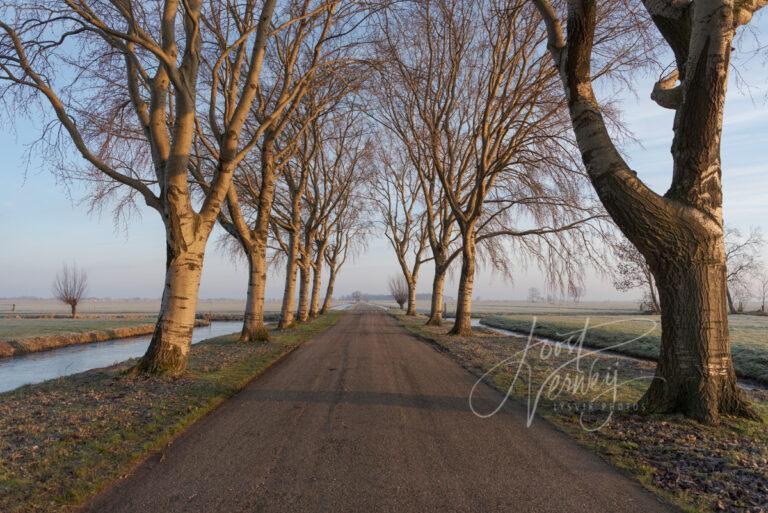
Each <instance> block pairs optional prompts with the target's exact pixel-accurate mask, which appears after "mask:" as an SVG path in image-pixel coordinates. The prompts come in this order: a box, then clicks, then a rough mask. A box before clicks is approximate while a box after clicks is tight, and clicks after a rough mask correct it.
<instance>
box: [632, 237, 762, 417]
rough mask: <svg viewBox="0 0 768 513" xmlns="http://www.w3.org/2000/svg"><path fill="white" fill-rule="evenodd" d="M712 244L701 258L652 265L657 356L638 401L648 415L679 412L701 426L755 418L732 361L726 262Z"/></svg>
mask: <svg viewBox="0 0 768 513" xmlns="http://www.w3.org/2000/svg"><path fill="white" fill-rule="evenodd" d="M718 242H719V241H717V240H715V241H714V243H713V244H712V245H711V246H710V248H711V249H708V251H706V252H704V251H701V248H698V250H699V252H700V253H699V256H697V257H691V258H686V259H678V260H677V261H675V262H669V261H667V262H663V263H661V264H657V265H655V266H654V267H655V269H654V273H655V274H656V277H657V280H656V283H658V284H659V295H660V297H661V307H662V315H661V333H662V335H661V336H662V342H661V354H660V355H659V363H658V366H657V368H656V377H655V378H654V380H653V382H652V383H651V386H650V388H649V389H648V391H647V392H646V394H645V395H644V396H643V398H642V400H641V403H640V404H641V406H642V407H643V408H644V409H645V410H647V411H650V412H661V413H667V412H682V413H684V414H686V415H688V416H690V417H693V418H696V419H699V420H702V421H704V422H715V421H716V420H717V417H718V415H720V414H723V415H742V416H748V417H749V416H754V413H753V411H752V409H751V408H750V407H749V405H748V403H747V401H746V400H745V397H744V396H743V393H742V391H741V389H740V388H739V387H738V385H737V384H736V374H735V372H734V369H733V362H732V360H731V347H730V343H729V339H728V313H727V312H726V304H725V295H726V291H725V289H726V285H725V256H724V253H723V251H722V245H721V244H719V243H718Z"/></svg>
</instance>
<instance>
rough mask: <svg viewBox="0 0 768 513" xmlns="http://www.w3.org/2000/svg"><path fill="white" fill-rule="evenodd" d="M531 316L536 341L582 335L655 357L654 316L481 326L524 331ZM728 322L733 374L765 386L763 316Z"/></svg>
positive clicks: (519, 318)
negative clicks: (734, 371) (534, 324)
mask: <svg viewBox="0 0 768 513" xmlns="http://www.w3.org/2000/svg"><path fill="white" fill-rule="evenodd" d="M534 317H535V318H536V328H535V333H536V334H537V335H539V336H543V337H549V338H554V339H558V340H562V339H569V338H570V339H571V340H576V339H577V338H578V337H579V336H580V334H581V333H582V332H583V333H584V342H585V344H589V345H591V346H595V347H600V348H611V347H613V348H614V350H615V351H617V352H620V353H624V354H628V355H632V356H638V357H641V358H649V359H656V358H657V357H658V354H659V344H660V338H661V320H660V318H659V316H658V315H615V314H613V315H587V314H581V315H573V314H572V313H570V312H567V313H562V314H551V313H546V312H544V313H541V314H530V313H527V314H504V315H490V316H488V317H486V318H485V319H484V320H483V323H484V324H487V325H489V326H493V327H496V328H503V329H508V330H513V331H524V332H529V331H530V330H531V326H532V323H533V319H534ZM728 321H729V326H730V333H731V345H732V352H733V360H734V364H735V366H736V372H737V373H738V374H739V376H741V377H744V378H750V379H755V380H758V381H761V382H763V383H768V317H766V316H756V315H732V316H730V317H729V319H728ZM585 328H586V329H585ZM571 337H573V338H571ZM632 340H634V341H633V342H631V343H627V342H629V341H632Z"/></svg>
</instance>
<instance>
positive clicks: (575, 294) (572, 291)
mask: <svg viewBox="0 0 768 513" xmlns="http://www.w3.org/2000/svg"><path fill="white" fill-rule="evenodd" d="M584 292H586V290H585V289H584V287H580V286H579V285H577V284H575V283H570V284H568V297H570V298H571V300H573V302H574V303H579V302H580V301H581V298H582V297H583V296H584Z"/></svg>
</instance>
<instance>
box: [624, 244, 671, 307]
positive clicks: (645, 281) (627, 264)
mask: <svg viewBox="0 0 768 513" xmlns="http://www.w3.org/2000/svg"><path fill="white" fill-rule="evenodd" d="M612 248H613V253H614V256H615V257H616V260H617V263H616V267H615V269H614V280H613V286H614V287H616V290H618V291H621V292H626V291H628V290H632V289H636V288H641V289H644V290H645V293H644V298H643V304H644V305H648V307H649V308H650V310H651V312H652V313H659V312H661V307H660V306H659V300H658V294H657V292H656V282H654V280H653V273H652V272H651V268H650V267H649V266H648V263H647V262H646V261H645V257H643V255H642V253H640V252H639V251H638V250H637V248H636V247H635V246H633V245H632V243H631V242H629V241H628V240H624V241H620V242H616V243H614V244H612Z"/></svg>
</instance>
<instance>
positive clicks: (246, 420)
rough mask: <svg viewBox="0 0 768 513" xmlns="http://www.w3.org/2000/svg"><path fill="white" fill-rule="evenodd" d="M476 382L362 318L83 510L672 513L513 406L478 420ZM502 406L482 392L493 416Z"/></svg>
mask: <svg viewBox="0 0 768 513" xmlns="http://www.w3.org/2000/svg"><path fill="white" fill-rule="evenodd" d="M475 381H476V378H475V377H474V376H472V375H471V374H469V373H468V372H467V371H466V370H464V369H462V368H461V367H460V366H459V365H458V364H457V363H455V362H454V361H452V360H451V359H450V358H449V357H448V356H446V355H444V354H441V353H440V352H438V351H436V350H434V349H433V348H431V347H430V346H429V345H427V344H426V343H424V342H421V341H419V340H417V339H416V338H414V337H412V336H410V335H409V334H407V333H406V332H405V331H404V330H403V329H402V328H401V327H399V326H398V325H397V323H396V321H395V320H394V319H392V318H391V317H389V316H388V315H386V314H384V313H382V312H380V311H376V310H373V309H370V308H366V307H365V306H360V307H358V308H357V309H354V310H350V311H348V312H347V313H345V314H344V315H343V317H342V318H341V319H340V320H339V322H338V323H337V324H336V325H335V326H334V327H333V328H331V329H330V330H328V331H327V332H325V333H324V334H322V335H321V336H318V337H317V338H315V339H313V340H312V341H310V342H308V343H306V344H304V345H303V346H302V347H300V348H299V349H298V350H296V351H295V352H294V353H293V354H292V355H290V356H289V357H288V358H286V359H285V360H284V361H283V362H281V363H280V364H278V365H277V366H276V367H274V368H272V369H271V370H270V371H268V372H267V373H266V374H264V375H263V376H261V377H260V378H258V379H256V380H255V381H253V382H252V383H251V384H250V385H248V386H247V387H246V388H245V389H244V390H243V391H242V392H240V393H239V394H237V395H236V396H234V397H233V398H232V399H230V400H229V401H227V402H226V403H224V404H223V405H222V406H221V407H220V408H218V409H217V410H215V411H214V412H213V413H212V414H211V415H209V416H207V417H206V418H204V419H203V420H201V421H200V422H198V423H197V424H195V425H194V426H192V428H190V429H189V430H188V431H187V432H186V433H185V434H184V435H182V436H181V437H180V438H179V439H177V440H176V441H175V442H174V443H173V444H172V445H170V446H169V447H167V448H166V449H165V450H164V452H163V454H162V455H158V456H156V457H153V458H151V459H150V460H149V461H147V462H145V463H144V464H142V465H141V466H139V467H138V468H137V469H136V470H135V472H133V473H132V474H131V475H129V476H128V477H127V478H125V479H123V480H121V481H118V482H117V483H116V484H114V485H113V486H112V487H111V488H110V489H108V490H106V491H105V492H104V493H102V494H101V495H100V496H98V497H97V498H96V499H94V500H93V501H92V502H91V503H90V504H89V505H88V506H87V507H86V509H85V510H86V511H90V512H98V513H109V512H126V513H139V512H157V513H170V512H194V513H207V512H221V513H237V512H261V511H264V512H291V513H298V512H329V513H346V512H365V513H371V512H379V511H382V512H383V511H388V512H398V513H404V512H432V511H434V512H452V511H456V512H459V511H460V512H481V513H484V512H505V513H511V512H532V513H533V512H535V513H544V512H558V513H564V512H574V513H576V512H578V513H587V512H595V513H597V512H599V513H622V512H638V513H640V512H642V513H652V512H662V511H665V512H670V511H677V510H675V509H673V508H671V507H669V506H665V505H663V504H661V503H660V502H659V501H658V500H657V499H656V498H655V497H654V496H653V495H651V494H650V493H648V492H646V491H644V490H643V489H642V488H641V487H640V486H639V485H638V484H636V483H635V482H633V481H631V480H630V479H628V478H626V477H624V476H623V475H622V474H621V473H619V472H618V471H616V470H614V469H612V468H611V467H609V466H608V465H607V464H606V463H604V462H603V461H602V460H600V459H599V458H598V457H597V456H595V455H593V454H592V453H590V452H589V451H587V450H585V449H582V448H580V447H579V446H577V445H576V443H575V442H574V441H572V440H571V439H569V438H568V437H566V436H565V435H563V434H561V433H559V432H557V431H556V430H555V429H553V428H551V427H549V425H548V424H547V423H546V422H544V421H543V420H541V419H539V420H537V421H536V422H535V423H534V424H533V426H532V427H531V428H526V426H525V415H524V410H523V407H521V406H519V405H515V404H513V405H510V406H508V407H506V408H505V409H504V410H502V412H500V413H499V414H497V415H495V416H493V417H491V418H488V419H481V418H479V417H476V416H475V415H473V414H472V413H471V411H470V410H469V406H468V400H467V398H468V394H469V391H470V388H471V387H472V385H473V384H474V383H475ZM500 397H501V396H500V395H499V394H498V393H497V392H496V391H494V390H492V389H490V388H488V387H486V386H484V385H483V386H481V387H480V390H479V402H480V403H483V402H485V403H486V406H487V407H488V409H491V404H493V405H495V404H497V403H498V401H499V400H500ZM476 398H477V397H476Z"/></svg>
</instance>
